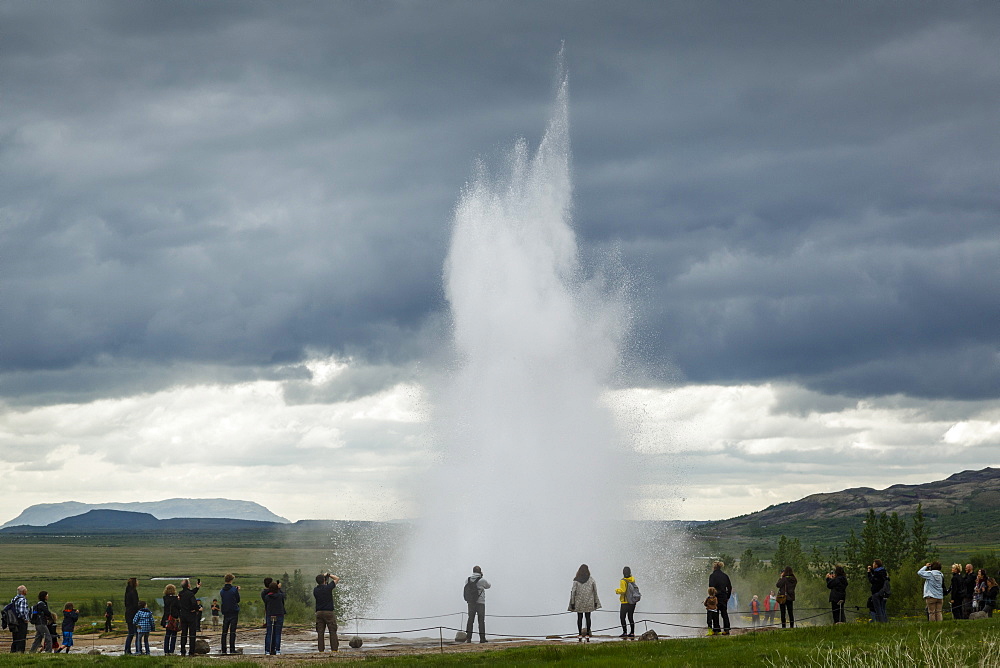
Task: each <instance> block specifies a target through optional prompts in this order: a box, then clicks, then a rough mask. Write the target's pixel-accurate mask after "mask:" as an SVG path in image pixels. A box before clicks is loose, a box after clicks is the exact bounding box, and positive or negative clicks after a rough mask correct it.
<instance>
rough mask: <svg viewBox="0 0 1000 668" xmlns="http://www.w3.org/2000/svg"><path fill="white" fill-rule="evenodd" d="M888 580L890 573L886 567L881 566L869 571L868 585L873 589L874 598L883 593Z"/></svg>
mask: <svg viewBox="0 0 1000 668" xmlns="http://www.w3.org/2000/svg"><path fill="white" fill-rule="evenodd" d="M888 579H889V573H888V572H887V571H886V570H885V567H884V566H879V567H878V568H875V569H872V570H870V571H868V583H869V584H870V585H871V588H872V596H874V595H875V594H877V593H879V592H880V591H882V587H884V586H885V581H886V580H888Z"/></svg>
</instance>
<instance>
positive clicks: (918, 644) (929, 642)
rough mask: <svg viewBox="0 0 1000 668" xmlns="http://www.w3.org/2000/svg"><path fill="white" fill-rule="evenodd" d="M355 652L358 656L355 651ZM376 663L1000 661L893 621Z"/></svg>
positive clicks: (974, 642)
mask: <svg viewBox="0 0 1000 668" xmlns="http://www.w3.org/2000/svg"><path fill="white" fill-rule="evenodd" d="M354 656H355V657H356V656H357V655H354ZM349 657H350V655H349V654H348V653H344V654H342V655H340V656H338V659H337V660H331V659H330V658H326V657H324V658H320V657H312V658H307V657H295V656H294V655H287V656H285V657H281V658H280V659H279V660H278V661H280V663H282V664H289V663H294V664H302V663H308V664H309V665H325V664H333V663H342V662H343V661H345V660H351V659H350V658H349ZM53 658H54V657H51V656H49V657H45V656H37V655H36V656H32V655H28V656H25V657H23V658H21V657H18V658H10V657H9V656H0V666H4V665H14V664H15V663H16V665H30V664H33V663H37V662H40V661H51V660H52V659H53ZM60 659H63V660H70V661H72V662H73V663H77V664H94V663H108V662H122V661H125V662H139V663H142V664H144V665H145V664H150V663H153V664H157V665H164V664H179V663H183V664H184V665H210V664H213V665H216V666H217V665H219V663H218V662H219V660H218V659H195V658H188V659H186V660H184V661H181V660H180V659H179V658H169V659H168V658H157V657H142V658H110V657H88V656H85V655H79V656H70V657H60ZM273 662H275V659H273V658H267V657H246V658H244V659H241V660H234V661H227V662H225V663H226V665H228V666H257V665H260V664H261V663H273ZM364 662H365V664H366V665H373V666H387V667H396V666H415V667H424V666H453V665H456V666H457V665H459V664H461V665H463V666H468V665H471V666H500V665H503V666H515V667H516V666H538V665H549V664H554V663H561V664H572V665H582V666H647V665H648V666H678V667H680V666H692V667H697V666H713V667H715V666H736V665H754V666H761V667H764V668H766V667H769V666H775V667H776V666H788V665H795V666H822V667H824V668H825V667H829V668H840V667H844V668H848V667H851V668H853V667H858V668H862V667H864V668H868V667H869V666H879V667H886V668H895V667H897V666H898V667H899V668H904V667H905V668H910V667H911V666H914V665H920V666H927V667H931V668H936V667H938V666H940V667H941V668H955V667H959V666H968V667H972V666H976V667H986V666H996V665H1000V618H995V619H989V620H982V621H971V622H970V621H959V622H954V621H950V622H941V623H937V624H929V623H927V622H902V623H891V624H888V625H878V626H877V625H873V624H844V625H839V626H825V627H813V628H803V629H795V630H787V631H768V632H760V633H748V634H744V635H739V636H728V637H714V638H691V639H687V640H667V641H660V642H627V643H626V642H606V643H594V644H591V645H552V646H545V647H527V648H514V649H491V650H488V651H482V652H463V653H446V654H441V655H439V654H433V653H431V654H422V655H412V656H402V657H374V656H368V657H366V658H365V659H364Z"/></svg>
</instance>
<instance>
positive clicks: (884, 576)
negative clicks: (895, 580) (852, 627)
mask: <svg viewBox="0 0 1000 668" xmlns="http://www.w3.org/2000/svg"><path fill="white" fill-rule="evenodd" d="M888 583H889V572H888V571H887V570H885V567H884V566H883V565H882V560H881V559H876V560H875V561H873V562H872V565H871V566H869V567H868V584H870V585H871V594H872V608H873V609H872V621H873V622H888V621H889V616H888V615H887V614H886V612H885V599H887V598H888V593H889V591H890V590H889V584H888Z"/></svg>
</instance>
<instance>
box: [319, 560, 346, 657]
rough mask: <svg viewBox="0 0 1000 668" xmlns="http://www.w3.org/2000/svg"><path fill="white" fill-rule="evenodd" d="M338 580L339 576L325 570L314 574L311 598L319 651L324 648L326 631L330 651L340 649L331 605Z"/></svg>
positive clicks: (335, 620) (334, 614)
mask: <svg viewBox="0 0 1000 668" xmlns="http://www.w3.org/2000/svg"><path fill="white" fill-rule="evenodd" d="M338 582H340V578H339V577H337V576H336V575H331V574H330V572H329V571H327V572H326V573H320V574H319V575H317V576H316V586H315V587H313V598H315V599H316V635H317V638H316V640H317V645H318V647H319V651H320V652H323V651H325V650H326V641H325V640H324V637H323V636H325V635H326V634H327V632H329V634H330V651H331V652H336V651H337V650H339V649H340V640H339V639H338V638H337V611H336V609H335V608H334V606H333V590H334V589H335V588H336V586H337V583H338Z"/></svg>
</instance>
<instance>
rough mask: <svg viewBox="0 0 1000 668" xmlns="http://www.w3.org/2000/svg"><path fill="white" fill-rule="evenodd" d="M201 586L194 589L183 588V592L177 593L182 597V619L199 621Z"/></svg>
mask: <svg viewBox="0 0 1000 668" xmlns="http://www.w3.org/2000/svg"><path fill="white" fill-rule="evenodd" d="M200 588H201V587H195V588H194V589H181V593H180V594H178V595H177V597H178V598H179V599H180V607H181V619H184V620H187V621H189V622H193V621H197V620H198V619H199V617H200V613H199V612H198V590H199V589H200Z"/></svg>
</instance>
